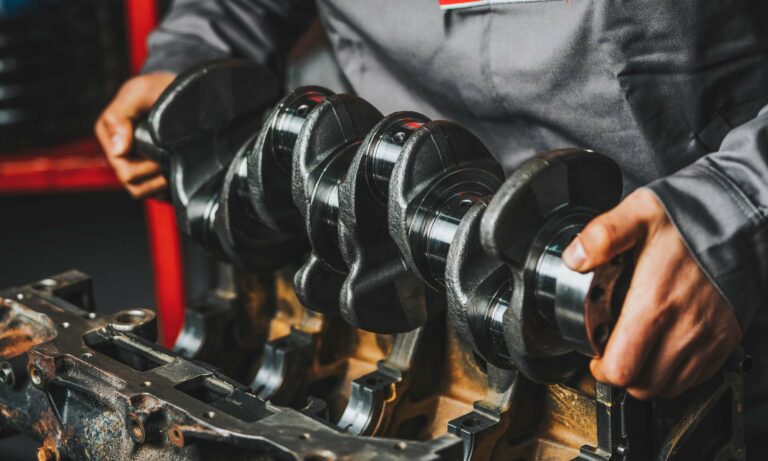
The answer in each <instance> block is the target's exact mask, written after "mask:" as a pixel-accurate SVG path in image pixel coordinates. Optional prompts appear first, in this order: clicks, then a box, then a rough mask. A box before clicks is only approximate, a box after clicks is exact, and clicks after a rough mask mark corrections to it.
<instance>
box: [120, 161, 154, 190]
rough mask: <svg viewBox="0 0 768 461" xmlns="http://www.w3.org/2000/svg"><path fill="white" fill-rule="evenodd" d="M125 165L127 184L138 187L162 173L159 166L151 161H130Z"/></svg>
mask: <svg viewBox="0 0 768 461" xmlns="http://www.w3.org/2000/svg"><path fill="white" fill-rule="evenodd" d="M126 163H127V164H128V167H127V170H126V172H127V178H126V183H128V184H132V185H138V184H141V183H142V182H144V181H146V180H147V179H150V178H153V177H155V176H157V175H158V174H160V173H162V171H161V169H160V165H158V164H157V163H155V162H153V161H151V160H131V161H128V162H126Z"/></svg>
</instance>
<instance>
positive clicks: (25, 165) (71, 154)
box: [0, 139, 120, 194]
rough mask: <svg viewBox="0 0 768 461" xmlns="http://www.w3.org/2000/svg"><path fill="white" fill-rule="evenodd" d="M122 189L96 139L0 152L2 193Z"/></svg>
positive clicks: (0, 188)
mask: <svg viewBox="0 0 768 461" xmlns="http://www.w3.org/2000/svg"><path fill="white" fill-rule="evenodd" d="M109 189H114V190H118V189H120V182H119V181H118V180H117V178H116V177H115V174H114V172H113V171H112V168H110V166H109V164H108V163H107V160H106V159H105V158H104V155H102V153H101V147H99V144H98V143H97V142H96V140H95V139H85V140H80V141H75V142H70V143H67V144H64V145H59V146H56V147H52V148H48V149H35V150H26V151H17V152H14V153H13V154H3V155H2V156H0V194H45V193H53V192H61V191H68V192H84V191H93V190H109Z"/></svg>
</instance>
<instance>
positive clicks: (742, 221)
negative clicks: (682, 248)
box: [648, 107, 768, 330]
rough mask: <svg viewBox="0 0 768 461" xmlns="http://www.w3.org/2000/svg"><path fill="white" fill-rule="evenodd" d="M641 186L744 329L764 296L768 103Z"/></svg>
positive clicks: (767, 275) (767, 286)
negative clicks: (708, 149)
mask: <svg viewBox="0 0 768 461" xmlns="http://www.w3.org/2000/svg"><path fill="white" fill-rule="evenodd" d="M648 187H649V188H650V189H651V190H652V191H653V192H654V193H655V194H656V196H657V197H658V198H659V199H660V201H661V202H662V204H663V205H664V207H665V209H666V211H667V214H668V215H669V217H670V218H671V220H672V221H673V222H674V223H675V225H676V226H677V229H678V230H679V231H680V234H681V235H682V236H683V239H684V240H685V242H686V244H687V245H688V248H689V250H691V253H692V254H693V255H694V257H695V258H696V259H697V261H698V263H699V265H700V266H701V267H702V268H703V269H704V271H705V272H706V273H707V275H708V276H709V278H710V279H711V280H712V281H713V282H714V283H715V285H716V286H717V287H718V289H719V290H720V292H721V294H722V295H723V296H724V297H725V299H726V300H727V301H728V302H729V303H730V304H731V307H733V309H734V311H735V313H736V317H737V318H738V320H739V322H740V324H741V327H742V330H746V329H747V327H748V326H749V324H750V322H751V320H752V317H753V316H754V314H755V312H756V311H757V309H759V308H760V307H761V306H764V305H765V304H766V295H768V218H767V216H768V107H766V108H764V109H763V110H762V111H761V112H760V113H759V114H758V115H757V117H756V118H754V119H753V120H751V121H749V122H747V123H746V124H744V125H741V126H739V127H737V128H735V129H733V130H732V131H731V132H730V133H729V134H728V135H727V136H726V137H725V139H724V140H723V143H722V145H721V146H720V150H719V151H718V152H715V153H712V154H709V155H706V156H704V157H702V158H700V159H699V160H698V161H696V162H695V163H693V164H691V165H689V166H688V167H686V168H684V169H682V170H681V171H678V172H677V173H675V174H673V175H672V176H669V177H666V178H662V179H660V180H657V181H655V182H654V183H652V184H650V185H649V186H648Z"/></svg>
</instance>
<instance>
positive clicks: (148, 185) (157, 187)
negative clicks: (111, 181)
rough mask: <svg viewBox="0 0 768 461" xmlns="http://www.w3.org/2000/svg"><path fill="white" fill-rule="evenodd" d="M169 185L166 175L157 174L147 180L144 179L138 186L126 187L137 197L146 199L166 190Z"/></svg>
mask: <svg viewBox="0 0 768 461" xmlns="http://www.w3.org/2000/svg"><path fill="white" fill-rule="evenodd" d="M167 187H168V183H167V181H166V180H165V177H163V176H162V175H158V176H155V177H154V178H151V179H149V180H147V181H144V182H143V183H141V184H140V185H138V186H134V185H128V186H126V189H128V192H129V193H130V194H131V195H132V196H133V197H134V198H136V199H145V198H148V197H153V196H155V195H158V194H160V193H162V192H163V191H165V189H166V188H167Z"/></svg>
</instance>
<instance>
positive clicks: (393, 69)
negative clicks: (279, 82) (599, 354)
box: [145, 0, 768, 395]
mask: <svg viewBox="0 0 768 461" xmlns="http://www.w3.org/2000/svg"><path fill="white" fill-rule="evenodd" d="M439 3H450V2H449V1H447V0H386V1H384V0H317V1H316V2H315V1H312V0H176V2H175V4H174V7H173V8H172V10H171V12H170V15H169V16H168V17H167V19H166V20H165V21H164V22H163V24H162V26H161V27H160V28H159V29H158V30H157V31H156V32H155V33H154V34H153V35H152V37H151V39H150V47H151V56H150V58H149V61H148V62H147V64H146V69H145V70H147V71H156V70H170V71H174V72H179V71H182V70H185V69H187V68H189V67H190V66H192V65H194V64H197V63H199V62H201V61H204V60H208V59H212V58H221V57H225V56H238V57H245V58H250V59H253V60H256V61H259V62H262V63H265V64H267V65H270V66H272V67H273V68H275V69H276V70H278V71H279V70H280V69H281V68H282V67H283V63H284V62H285V59H286V54H287V51H288V50H289V49H290V47H291V45H292V44H293V42H294V40H295V39H296V38H297V37H298V36H299V35H300V34H301V33H302V32H303V31H304V30H305V29H306V27H307V26H308V25H309V24H310V22H311V20H312V19H313V18H314V15H315V13H316V12H317V11H319V14H320V17H321V19H322V20H323V22H324V24H325V27H326V29H327V31H328V34H329V36H330V40H331V43H332V46H333V49H334V51H335V53H336V57H337V59H338V61H339V63H340V64H341V67H342V70H343V72H344V74H345V76H346V78H347V79H348V80H349V82H350V84H351V86H352V88H353V89H354V91H355V92H356V93H357V94H359V95H360V96H362V97H364V98H366V99H367V100H368V101H370V102H371V103H372V104H373V105H374V106H376V107H377V108H379V109H380V110H381V111H382V112H384V113H389V112H394V111H399V110H416V111H420V112H423V113H425V114H426V115H429V116H431V117H433V118H443V119H450V120H455V121H458V122H460V123H462V124H464V125H465V126H467V127H468V128H470V129H471V130H473V131H474V132H475V133H476V134H477V135H478V136H479V137H480V138H481V139H482V140H483V141H484V142H485V143H486V144H487V145H488V147H489V148H490V149H491V151H492V152H494V154H495V155H496V156H497V158H498V159H499V160H500V161H501V162H502V163H503V165H504V167H505V168H506V169H507V171H510V170H512V169H514V168H515V166H516V165H519V164H520V163H521V162H522V161H524V160H525V159H527V158H529V157H530V156H531V155H533V154H534V153H537V152H544V151H548V150H553V149H559V148H563V147H570V146H577V147H584V148H590V149H594V150H596V151H598V152H601V153H604V154H607V155H609V156H611V157H613V158H614V159H615V160H616V161H618V163H619V164H620V165H621V167H622V170H623V171H624V174H625V182H626V192H629V191H631V190H633V189H635V188H637V187H641V186H647V187H649V188H650V189H651V190H653V191H654V192H655V193H656V194H657V196H658V197H659V198H660V199H661V201H662V203H663V204H664V206H665V208H666V210H667V212H668V214H669V216H670V217H671V219H672V220H673V222H674V223H675V225H676V226H677V227H678V229H679V231H680V233H681V234H682V236H683V238H684V239H685V241H686V243H687V244H688V246H689V248H690V250H691V252H692V253H693V255H694V256H695V257H696V259H697V260H698V262H699V264H700V265H701V267H702V268H703V269H704V271H705V272H706V273H707V274H708V276H709V277H710V278H711V279H712V280H713V281H714V283H715V284H716V286H717V287H718V288H719V289H720V291H721V292H722V294H723V295H724V296H725V298H726V299H727V300H728V302H729V303H730V304H731V306H732V307H733V309H734V311H735V313H736V316H737V318H738V319H739V322H740V323H741V325H742V327H743V329H744V330H745V331H747V339H746V347H747V349H748V351H751V352H752V354H753V355H754V356H755V358H756V366H757V369H756V371H755V372H754V373H753V376H754V377H755V378H757V376H759V375H762V376H768V374H767V373H766V370H768V360H766V358H767V356H768V330H766V327H768V321H766V313H767V311H768V308H766V294H767V293H768V221H767V220H768V217H767V216H766V214H767V213H768V107H766V105H768V1H766V0H730V1H726V0H709V1H705V0H570V1H563V0H538V1H537V0H511V1H510V0H507V1H500V0H477V1H473V2H467V1H465V2H461V1H459V4H458V6H459V7H460V8H457V9H448V10H446V9H441V8H440V5H439ZM761 370H762V371H763V372H762V373H761V372H760V371H761ZM755 375H757V376H755ZM751 382H753V383H756V384H753V386H754V387H753V388H752V389H751V391H750V392H749V393H750V394H753V395H754V394H756V393H758V392H762V393H764V394H768V386H766V384H765V383H766V382H768V381H766V380H763V379H757V380H756V379H754V378H753V379H752V380H751ZM757 383H759V384H757Z"/></svg>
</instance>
